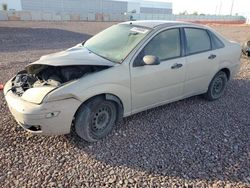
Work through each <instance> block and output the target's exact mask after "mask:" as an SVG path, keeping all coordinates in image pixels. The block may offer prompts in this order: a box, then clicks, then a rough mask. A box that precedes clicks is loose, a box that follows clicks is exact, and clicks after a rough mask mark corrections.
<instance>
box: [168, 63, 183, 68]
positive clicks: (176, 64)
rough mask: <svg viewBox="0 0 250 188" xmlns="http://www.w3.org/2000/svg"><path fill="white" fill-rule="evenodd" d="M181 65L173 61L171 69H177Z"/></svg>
mask: <svg viewBox="0 0 250 188" xmlns="http://www.w3.org/2000/svg"><path fill="white" fill-rule="evenodd" d="M181 67H182V64H181V63H175V64H173V65H172V66H171V69H179V68H181Z"/></svg>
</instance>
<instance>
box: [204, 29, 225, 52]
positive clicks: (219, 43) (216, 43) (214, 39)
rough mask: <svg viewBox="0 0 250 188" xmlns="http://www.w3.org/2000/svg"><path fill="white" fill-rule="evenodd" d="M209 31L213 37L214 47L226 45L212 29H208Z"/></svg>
mask: <svg viewBox="0 0 250 188" xmlns="http://www.w3.org/2000/svg"><path fill="white" fill-rule="evenodd" d="M208 32H209V35H210V37H211V41H212V48H213V49H219V48H224V47H225V45H224V43H223V42H222V41H221V40H220V39H219V38H218V37H217V36H216V35H215V34H214V33H213V32H212V31H208Z"/></svg>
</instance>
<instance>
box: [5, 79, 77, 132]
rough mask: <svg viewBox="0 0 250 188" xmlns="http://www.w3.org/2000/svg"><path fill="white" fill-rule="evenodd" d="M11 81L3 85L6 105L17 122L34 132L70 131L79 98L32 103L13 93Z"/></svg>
mask: <svg viewBox="0 0 250 188" xmlns="http://www.w3.org/2000/svg"><path fill="white" fill-rule="evenodd" d="M10 89H11V82H10V81H9V82H7V83H6V85H5V87H4V94H5V99H6V101H7V104H8V107H9V110H10V112H11V113H12V115H13V116H14V118H15V119H16V121H17V122H18V124H20V125H21V126H22V127H23V128H24V129H25V130H27V131H29V132H31V133H34V134H43V135H60V134H68V133H70V129H71V125H72V120H73V117H74V114H75V112H76V111H77V109H78V107H79V106H80V105H81V102H80V101H79V100H76V99H74V98H68V99H63V100H59V101H51V102H47V103H41V104H34V103H31V102H27V101H25V100H23V99H21V97H19V96H17V95H15V94H14V93H13V92H12V91H11V90H10Z"/></svg>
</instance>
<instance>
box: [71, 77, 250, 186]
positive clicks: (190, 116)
mask: <svg viewBox="0 0 250 188" xmlns="http://www.w3.org/2000/svg"><path fill="white" fill-rule="evenodd" d="M249 91H250V81H249V80H232V81H231V82H230V83H229V84H228V87H227V91H226V93H225V95H224V96H223V97H222V98H221V99H219V100H217V101H213V102H208V101H206V100H204V99H203V98H202V97H200V96H196V97H191V98H188V99H185V100H182V101H178V102H174V103H171V104H167V105H164V106H161V107H157V108H154V109H151V110H148V111H144V112H141V113H138V114H135V115H133V116H131V117H128V118H124V119H123V121H122V122H121V123H119V125H118V126H117V127H116V128H115V130H114V131H113V132H112V133H111V134H110V135H109V136H108V137H107V138H105V139H104V140H102V141H99V142H96V143H92V144H90V143H86V142H84V141H82V140H81V139H79V138H78V137H77V136H76V135H73V136H72V135H68V136H67V138H68V140H69V141H70V142H71V143H72V144H74V145H75V146H76V147H77V148H79V149H81V150H84V151H85V152H86V153H88V154H89V155H90V156H91V157H92V158H94V159H96V160H98V161H101V162H104V163H106V164H108V165H111V166H125V167H129V168H133V169H136V170H140V171H144V172H145V173H147V174H155V175H156V174H158V175H164V176H174V177H179V178H184V179H187V180H195V179H202V180H222V181H230V182H246V183H250V175H249V169H250V166H249V160H247V159H249V153H250V148H249V142H250V136H249V133H250V117H249V114H250V106H249V99H250V92H249Z"/></svg>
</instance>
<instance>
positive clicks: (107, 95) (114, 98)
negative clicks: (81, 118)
mask: <svg viewBox="0 0 250 188" xmlns="http://www.w3.org/2000/svg"><path fill="white" fill-rule="evenodd" d="M97 97H102V98H103V99H105V100H110V101H113V102H115V103H116V105H117V110H118V116H117V120H116V122H118V121H120V120H121V119H122V118H123V114H124V108H123V103H122V100H121V99H120V98H119V97H118V96H116V95H114V94H111V93H101V94H97V95H94V96H91V97H89V98H87V99H86V100H85V101H83V102H82V104H81V105H80V106H79V107H78V108H77V110H76V112H75V114H74V116H73V119H72V125H73V122H74V120H75V117H76V115H77V113H78V111H79V109H80V108H81V107H82V106H83V105H86V103H87V102H88V101H90V100H92V99H94V98H97Z"/></svg>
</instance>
